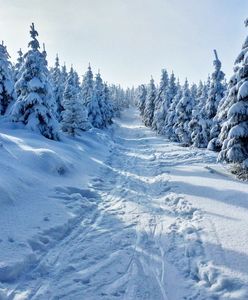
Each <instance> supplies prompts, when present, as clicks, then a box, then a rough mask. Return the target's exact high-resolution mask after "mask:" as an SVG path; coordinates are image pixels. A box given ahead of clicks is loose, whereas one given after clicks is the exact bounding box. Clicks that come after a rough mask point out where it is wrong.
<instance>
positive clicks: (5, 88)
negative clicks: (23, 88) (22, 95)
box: [0, 42, 15, 115]
mask: <svg viewBox="0 0 248 300" xmlns="http://www.w3.org/2000/svg"><path fill="white" fill-rule="evenodd" d="M9 58H10V56H9V54H8V52H7V48H6V46H5V45H4V44H3V42H2V44H0V115H4V114H5V113H6V111H7V108H8V106H9V105H10V103H11V102H12V101H13V100H14V99H15V92H14V80H13V72H12V70H13V69H12V65H11V63H10V61H9Z"/></svg>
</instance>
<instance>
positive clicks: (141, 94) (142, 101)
mask: <svg viewBox="0 0 248 300" xmlns="http://www.w3.org/2000/svg"><path fill="white" fill-rule="evenodd" d="M146 96H147V88H146V86H145V85H144V84H141V85H140V86H139V87H138V89H137V96H136V97H137V106H138V108H139V110H140V114H141V116H143V115H144V110H145V106H146Z"/></svg>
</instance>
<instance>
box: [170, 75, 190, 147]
mask: <svg viewBox="0 0 248 300" xmlns="http://www.w3.org/2000/svg"><path fill="white" fill-rule="evenodd" d="M193 106H194V102H193V98H192V96H191V93H190V89H189V84H188V80H187V79H186V81H185V84H184V86H183V92H182V97H181V99H180V100H179V102H178V104H177V106H176V113H177V121H176V124H175V125H174V127H175V129H176V130H175V133H176V134H177V136H178V139H179V141H180V142H181V143H182V144H183V145H189V144H190V143H191V137H190V132H189V128H188V124H189V122H190V120H191V116H192V109H193Z"/></svg>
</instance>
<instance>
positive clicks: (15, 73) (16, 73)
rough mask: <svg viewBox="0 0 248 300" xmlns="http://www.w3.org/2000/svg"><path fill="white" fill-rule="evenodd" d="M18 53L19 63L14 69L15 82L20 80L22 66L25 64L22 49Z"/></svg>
mask: <svg viewBox="0 0 248 300" xmlns="http://www.w3.org/2000/svg"><path fill="white" fill-rule="evenodd" d="M17 53H18V58H17V63H16V64H15V67H14V77H15V82H16V81H17V80H18V79H19V72H20V69H21V66H22V64H23V53H22V49H19V51H18V52H17Z"/></svg>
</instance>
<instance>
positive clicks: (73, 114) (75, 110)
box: [61, 67, 90, 136]
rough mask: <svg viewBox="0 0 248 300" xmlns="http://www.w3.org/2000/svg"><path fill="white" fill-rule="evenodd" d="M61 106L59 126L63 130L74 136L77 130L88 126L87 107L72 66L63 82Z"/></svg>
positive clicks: (86, 128) (85, 128)
mask: <svg viewBox="0 0 248 300" xmlns="http://www.w3.org/2000/svg"><path fill="white" fill-rule="evenodd" d="M63 107H64V110H63V111H62V120H61V128H62V130H63V131H64V132H67V133H68V134H70V135H72V136H74V135H76V134H78V133H79V130H83V131H85V130H88V129H89V128H90V123H89V122H88V113H87V109H86V107H85V105H84V103H83V101H82V95H81V89H80V85H79V77H78V74H77V73H76V72H75V71H74V70H73V68H72V67H71V70H70V72H69V75H68V77H67V80H66V84H65V90H64V94H63Z"/></svg>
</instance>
